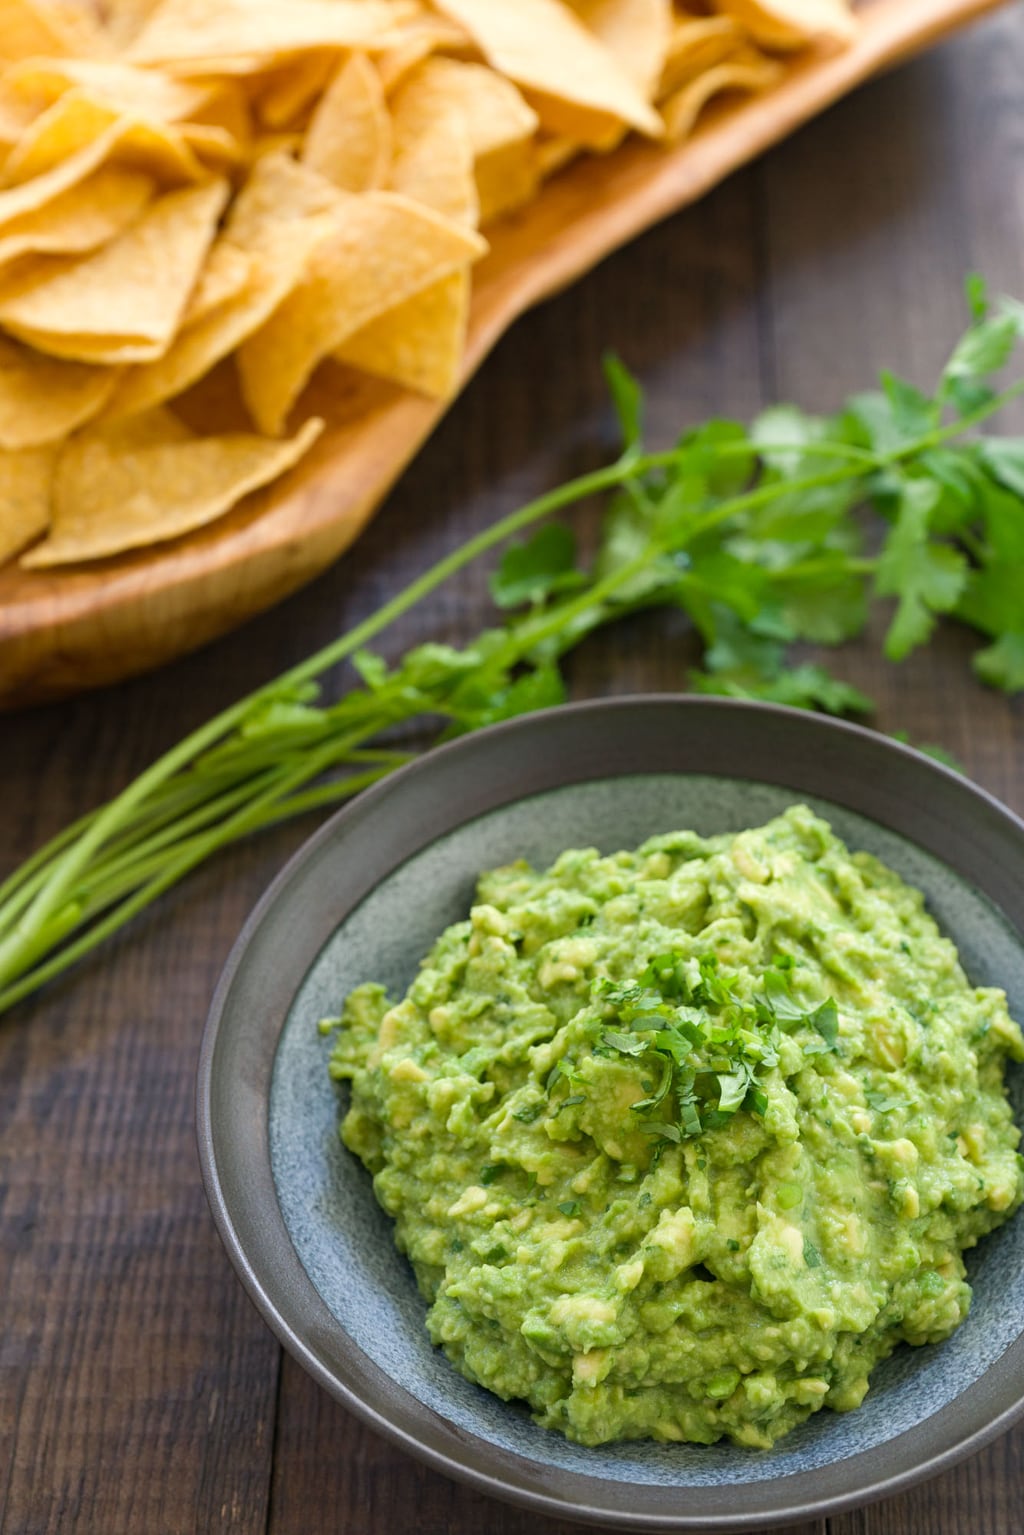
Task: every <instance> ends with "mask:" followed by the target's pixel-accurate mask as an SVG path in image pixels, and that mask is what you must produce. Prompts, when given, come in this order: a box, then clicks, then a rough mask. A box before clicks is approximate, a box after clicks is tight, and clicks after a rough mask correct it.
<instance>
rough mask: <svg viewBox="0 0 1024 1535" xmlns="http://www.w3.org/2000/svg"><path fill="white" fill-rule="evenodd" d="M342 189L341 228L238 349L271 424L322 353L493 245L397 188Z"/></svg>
mask: <svg viewBox="0 0 1024 1535" xmlns="http://www.w3.org/2000/svg"><path fill="white" fill-rule="evenodd" d="M338 196H339V197H342V198H344V199H345V200H344V205H343V208H342V211H341V213H340V214H339V216H338V219H337V232H336V233H335V234H332V235H331V236H330V237H329V238H328V239H326V240H324V241H323V243H322V244H321V245H319V246H318V247H317V249H316V250H315V251H314V253H313V256H312V257H311V259H310V265H309V269H308V272H307V275H306V277H305V279H304V280H303V282H302V283H300V285H299V287H298V288H296V290H295V292H294V293H292V294H291V295H290V297H289V298H287V299H286V300H285V301H284V303H283V304H282V305H281V306H280V308H279V309H278V310H277V311H276V312H275V314H274V315H273V316H272V317H271V319H270V320H269V321H268V322H267V324H266V325H264V326H263V328H262V330H260V331H257V333H256V334H255V335H254V336H253V337H252V338H251V339H250V340H249V341H247V342H246V343H245V345H244V346H243V347H242V348H241V350H240V351H239V354H238V365H239V377H240V381H241V386H242V395H243V398H244V399H245V402H246V405H247V406H248V408H249V410H250V411H251V413H252V416H253V419H254V421H255V422H256V424H257V425H258V426H259V427H260V428H261V430H263V431H267V432H276V431H279V430H280V429H281V427H282V426H283V424H284V421H285V419H286V417H287V415H288V412H289V411H290V409H291V407H292V405H293V404H294V403H295V401H296V400H297V399H298V397H299V395H300V393H301V392H302V389H303V387H304V386H305V384H306V382H307V381H308V379H309V377H310V375H311V374H312V372H313V369H314V368H315V367H316V365H317V363H319V362H320V361H322V359H323V358H325V357H328V356H329V355H330V354H331V353H332V352H334V351H336V350H337V348H338V347H340V346H341V344H342V343H343V342H344V341H346V340H347V339H348V337H349V336H351V335H354V334H355V332H356V331H357V330H361V329H362V327H363V326H364V325H368V324H369V322H370V321H371V320H374V319H376V318H377V316H378V315H381V314H385V313H387V311H388V310H389V309H393V308H394V307H395V305H396V304H400V303H402V302H404V300H405V299H407V298H411V297H412V295H413V294H414V293H419V292H422V290H423V289H424V288H427V287H430V286H431V284H432V283H435V282H439V281H440V280H441V278H442V277H447V276H449V275H450V274H451V273H452V272H453V271H459V270H461V269H463V268H465V267H466V266H468V265H469V263H470V262H472V261H474V260H475V259H476V258H477V257H478V256H480V255H482V254H483V252H484V251H485V250H486V249H487V246H486V244H485V242H484V241H483V240H481V239H480V237H479V235H477V234H474V233H473V231H472V230H470V229H467V228H465V227H463V226H461V225H458V224H455V223H453V222H452V221H451V220H449V219H444V218H441V217H440V215H438V214H436V213H433V212H431V211H430V209H428V208H424V207H422V206H421V205H420V204H419V203H414V202H412V201H410V199H409V198H406V197H400V196H398V195H397V194H396V193H393V192H364V193H363V194H362V195H361V196H358V197H345V194H344V193H340V192H339V193H338Z"/></svg>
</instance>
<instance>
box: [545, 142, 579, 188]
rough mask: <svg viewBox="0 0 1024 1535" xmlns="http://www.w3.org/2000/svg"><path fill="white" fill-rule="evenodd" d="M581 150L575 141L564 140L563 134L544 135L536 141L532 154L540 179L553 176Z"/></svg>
mask: <svg viewBox="0 0 1024 1535" xmlns="http://www.w3.org/2000/svg"><path fill="white" fill-rule="evenodd" d="M582 148H583V146H582V145H581V144H577V142H576V140H575V139H570V138H566V136H565V134H564V133H555V134H550V135H545V136H544V137H543V138H540V139H538V140H537V145H536V149H535V151H534V154H535V161H536V165H537V170H538V172H539V174H540V176H541V178H542V179H544V180H546V179H547V177H548V176H554V175H555V174H556V172H558V171H560V170H562V169H563V168H564V167H565V166H566V165H568V164H569V162H570V161H571V160H575V158H576V156H577V155H578V154H579V153H580V151H581V150H582Z"/></svg>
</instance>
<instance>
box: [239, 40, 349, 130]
mask: <svg viewBox="0 0 1024 1535" xmlns="http://www.w3.org/2000/svg"><path fill="white" fill-rule="evenodd" d="M337 68H338V54H337V50H336V49H330V48H321V49H316V50H314V51H313V52H312V53H302V54H299V55H298V57H297V58H294V59H289V61H288V63H287V64H283V65H282V66H281V67H280V69H275V70H274V71H273V73H272V74H270V75H269V76H268V77H267V80H266V83H265V84H264V85H263V87H262V89H261V90H260V92H259V96H258V98H257V104H256V105H257V111H258V113H259V117H260V121H261V122H264V123H266V125H267V127H268V128H284V127H287V125H288V124H289V123H292V122H294V121H295V119H296V118H297V117H298V116H299V114H300V113H302V112H304V111H305V110H306V108H307V107H309V106H310V105H311V104H312V102H313V101H314V100H315V99H316V97H318V96H321V95H322V94H323V92H324V91H325V90H326V89H327V86H328V83H329V81H330V79H331V76H332V75H333V74H334V73H335V72H336V70H337Z"/></svg>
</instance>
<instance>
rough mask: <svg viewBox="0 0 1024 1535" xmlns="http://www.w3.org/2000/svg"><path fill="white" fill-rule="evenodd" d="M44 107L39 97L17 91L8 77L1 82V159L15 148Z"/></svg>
mask: <svg viewBox="0 0 1024 1535" xmlns="http://www.w3.org/2000/svg"><path fill="white" fill-rule="evenodd" d="M44 105H45V103H44V102H41V101H39V99H38V98H37V97H34V96H32V97H29V96H25V95H24V94H23V93H22V92H20V91H17V90H15V89H14V87H13V86H12V85H11V84H10V82H9V81H8V80H7V78H6V76H5V77H4V78H3V79H2V80H0V157H2V156H3V154H4V152H9V151H10V150H12V149H13V148H14V146H15V144H17V143H18V141H19V139H20V138H21V137H22V135H23V134H24V133H25V132H26V131H27V129H28V128H29V127H30V126H31V125H32V123H33V122H35V120H36V118H37V117H38V116H39V113H40V112H41V111H42V109H43V107H44Z"/></svg>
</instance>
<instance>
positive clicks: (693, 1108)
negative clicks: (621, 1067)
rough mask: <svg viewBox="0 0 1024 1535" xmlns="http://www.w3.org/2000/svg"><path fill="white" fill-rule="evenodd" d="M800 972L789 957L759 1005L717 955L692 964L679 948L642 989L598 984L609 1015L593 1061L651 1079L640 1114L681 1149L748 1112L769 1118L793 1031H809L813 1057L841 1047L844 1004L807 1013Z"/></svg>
mask: <svg viewBox="0 0 1024 1535" xmlns="http://www.w3.org/2000/svg"><path fill="white" fill-rule="evenodd" d="M792 969H793V965H792V960H791V959H790V958H789V957H788V956H785V955H780V956H778V957H777V958H776V960H775V962H774V963H773V964H772V965H771V966H770V967H769V969H767V970H766V971H765V972H764V975H763V976H762V978H761V983H760V990H759V991H757V992H755V994H754V996H753V997H752V999H750V1000H743V999H741V998H740V997H739V996H738V995H737V990H736V988H737V979H736V977H735V976H731V975H728V974H726V973H725V972H724V971H722V970H720V968H719V965H718V959H717V957H716V956H715V955H714V954H705V955H702V956H701V957H700V958H699V959H698V960H695V961H694V960H689V961H688V960H686V959H685V957H684V956H683V955H682V954H681V953H679V951H678V950H671V951H669V952H667V953H664V954H658V955H655V957H654V958H653V959H651V960H650V961H649V963H648V964H647V966H646V968H645V969H644V971H643V972H642V974H641V975H640V977H639V979H638V980H636V981H631V982H628V983H626V984H620V985H617V984H615V983H614V982H611V981H608V980H603V979H600V980H597V981H595V983H594V987H593V996H594V1000H595V1002H596V1003H597V1004H598V1006H599V1008H600V1011H601V1015H602V1016H601V1020H600V1022H599V1023H598V1024H597V1025H596V1026H595V1038H594V1040H593V1052H594V1054H595V1055H606V1056H615V1055H619V1056H625V1057H628V1058H629V1059H630V1060H633V1061H636V1062H637V1063H638V1064H639V1065H642V1066H643V1067H644V1068H645V1069H646V1070H647V1071H648V1072H649V1076H650V1080H651V1090H650V1092H649V1093H648V1094H647V1096H646V1097H643V1098H640V1099H638V1100H637V1101H636V1102H635V1103H633V1104H632V1106H631V1109H632V1112H633V1113H634V1114H636V1115H637V1116H638V1117H639V1121H640V1128H641V1129H643V1130H644V1131H646V1132H647V1133H648V1134H650V1135H651V1136H653V1137H655V1138H656V1139H659V1140H669V1141H676V1142H678V1141H682V1140H686V1139H690V1138H691V1137H693V1136H697V1135H700V1134H702V1133H703V1132H704V1131H705V1130H716V1129H719V1128H721V1126H722V1125H725V1124H728V1122H729V1121H730V1120H731V1119H732V1118H733V1116H734V1115H736V1114H737V1113H738V1112H739V1111H740V1110H741V1109H744V1110H746V1111H747V1112H748V1113H751V1114H756V1115H758V1116H760V1117H763V1116H764V1114H765V1113H766V1112H767V1110H768V1093H767V1091H766V1087H767V1083H768V1077H769V1073H770V1072H771V1070H772V1069H773V1067H775V1066H777V1065H778V1063H779V1045H780V1041H781V1038H782V1035H783V1034H784V1033H791V1032H795V1031H796V1030H798V1029H800V1030H805V1031H807V1032H809V1034H810V1038H805V1039H804V1041H803V1050H804V1053H805V1054H806V1055H816V1054H820V1053H821V1052H823V1051H827V1050H836V1049H837V1048H838V1035H839V1016H838V1012H837V1010H836V1005H835V1002H834V1001H832V1000H831V999H830V1000H828V1001H826V1002H824V1003H822V1004H821V1005H820V1006H819V1007H817V1008H813V1009H810V1010H808V1009H806V1008H804V1007H802V1006H801V1004H800V1003H799V1002H798V1001H797V1000H796V999H795V998H794V997H793V994H792V989H791V973H792ZM609 1022H611V1025H612V1026H610V1027H609Z"/></svg>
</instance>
